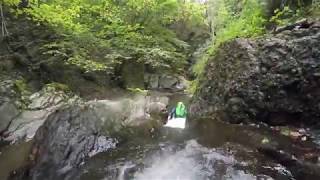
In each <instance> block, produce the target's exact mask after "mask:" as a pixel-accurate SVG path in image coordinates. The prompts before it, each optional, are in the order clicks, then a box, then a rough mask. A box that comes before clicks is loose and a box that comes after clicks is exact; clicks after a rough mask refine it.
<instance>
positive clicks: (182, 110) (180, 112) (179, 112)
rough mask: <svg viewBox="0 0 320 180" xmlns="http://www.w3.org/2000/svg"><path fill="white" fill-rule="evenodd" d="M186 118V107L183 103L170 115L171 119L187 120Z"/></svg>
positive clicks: (178, 104)
mask: <svg viewBox="0 0 320 180" xmlns="http://www.w3.org/2000/svg"><path fill="white" fill-rule="evenodd" d="M186 116H187V108H186V106H185V105H184V104H183V102H178V103H177V106H176V107H174V108H173V109H172V110H171V112H170V114H169V119H174V118H186Z"/></svg>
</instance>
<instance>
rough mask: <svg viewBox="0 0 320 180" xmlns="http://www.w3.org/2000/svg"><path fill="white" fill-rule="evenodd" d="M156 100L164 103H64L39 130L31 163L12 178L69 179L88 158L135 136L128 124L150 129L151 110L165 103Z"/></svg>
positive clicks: (104, 101)
mask: <svg viewBox="0 0 320 180" xmlns="http://www.w3.org/2000/svg"><path fill="white" fill-rule="evenodd" d="M139 99H140V98H139ZM146 99H149V98H147V97H146ZM156 99H157V98H156ZM163 101H164V100H163ZM154 103H157V104H162V103H161V102H153V101H152V100H151V98H150V101H144V98H143V99H142V100H141V101H139V100H137V99H135V100H130V99H125V100H122V101H110V100H101V101H90V102H87V103H81V102H79V103H74V105H70V106H61V108H59V109H56V110H55V111H54V112H53V113H51V114H50V115H49V116H48V117H47V118H46V121H45V123H44V124H43V125H42V126H41V127H40V129H39V130H38V131H37V133H36V135H35V138H34V144H33V146H32V151H31V155H30V161H29V162H30V163H29V165H28V166H26V167H25V168H22V169H21V170H20V171H18V173H17V174H16V175H14V176H13V177H12V178H13V179H39V180H40V179H48V180H50V179H52V180H53V179H57V178H63V179H68V178H69V176H70V177H71V176H72V172H73V170H74V168H77V167H79V166H80V165H81V164H82V163H84V161H85V160H86V159H87V158H89V157H91V156H94V155H96V154H97V153H101V152H104V151H108V150H109V149H112V148H115V146H116V144H117V143H118V137H119V139H122V138H123V137H124V136H127V138H128V136H130V135H133V133H134V132H131V131H130V130H131V129H128V128H129V127H135V128H137V129H138V128H139V127H141V128H142V129H146V130H147V131H148V132H149V130H150V129H151V128H154V127H155V126H156V125H155V124H153V123H152V122H153V119H152V118H153V115H152V114H151V113H152V112H153V113H154V112H158V113H161V110H162V105H161V106H159V105H154ZM154 106H156V107H157V108H154ZM164 107H165V105H164ZM160 123H161V121H160Z"/></svg>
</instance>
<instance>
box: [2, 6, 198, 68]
mask: <svg viewBox="0 0 320 180" xmlns="http://www.w3.org/2000/svg"><path fill="white" fill-rule="evenodd" d="M6 1H7V4H9V5H12V4H15V3H13V0H6ZM9 1H10V3H9ZM30 2H31V3H29V8H25V9H24V12H25V13H27V14H28V15H29V17H30V18H31V19H32V20H33V21H35V22H38V23H39V24H45V25H47V26H50V27H51V28H52V29H54V30H55V32H57V34H59V35H60V38H59V39H58V40H57V41H56V42H53V43H50V44H47V45H46V46H44V48H43V51H44V52H45V54H49V55H53V56H59V57H61V58H62V59H64V60H65V61H66V62H67V63H68V64H71V65H76V66H78V67H81V68H82V69H84V71H106V70H107V71H108V72H109V73H113V72H114V70H115V69H116V68H115V67H117V66H118V65H119V64H121V63H122V62H123V60H128V59H130V60H134V61H138V62H141V63H145V64H148V65H151V66H152V67H153V68H159V69H171V70H174V71H176V72H178V71H179V70H181V69H183V66H184V65H185V59H186V58H185V54H186V53H185V52H186V51H187V47H186V46H183V45H182V43H181V41H179V40H178V39H177V37H176V34H175V33H174V32H173V31H172V30H170V29H169V26H170V25H171V24H173V23H175V22H178V21H185V22H188V23H191V22H192V23H193V21H194V22H195V23H199V24H200V23H204V17H203V12H204V8H203V7H204V6H201V5H199V4H197V3H191V2H181V1H179V0H127V1H114V0H68V1H65V0H54V1H53V0H50V1H30Z"/></svg>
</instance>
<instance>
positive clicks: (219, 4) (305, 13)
mask: <svg viewBox="0 0 320 180" xmlns="http://www.w3.org/2000/svg"><path fill="white" fill-rule="evenodd" d="M319 13H320V1H319V0H279V1H271V0H262V1H261V0H209V1H208V18H209V21H210V25H211V29H212V33H213V34H212V43H211V45H210V46H209V47H208V49H207V52H206V53H204V54H203V55H202V57H201V58H200V59H199V60H198V61H197V63H196V65H195V66H194V68H193V71H194V73H195V74H196V75H197V77H198V78H199V77H201V74H202V73H203V71H204V68H205V66H206V64H207V62H208V60H209V59H210V57H213V56H214V54H215V51H216V50H217V49H218V48H219V46H220V45H221V44H222V43H224V42H226V41H229V40H232V39H235V38H240V37H247V38H250V37H257V36H260V35H263V34H264V33H266V32H267V31H272V30H274V28H276V27H277V26H284V25H286V24H289V23H292V22H295V21H297V20H299V19H301V18H304V17H317V16H319V15H320V14H319ZM197 86H198V79H196V80H195V81H194V83H193V85H192V87H191V89H190V90H191V91H192V92H194V91H195V89H196V88H197Z"/></svg>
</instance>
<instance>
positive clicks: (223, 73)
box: [190, 22, 320, 124]
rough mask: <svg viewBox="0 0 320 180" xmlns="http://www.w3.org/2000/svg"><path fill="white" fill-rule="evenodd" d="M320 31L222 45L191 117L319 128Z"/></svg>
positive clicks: (311, 26) (313, 26)
mask: <svg viewBox="0 0 320 180" xmlns="http://www.w3.org/2000/svg"><path fill="white" fill-rule="evenodd" d="M319 28H320V26H319V22H311V23H309V26H308V27H304V28H299V27H296V28H294V29H292V30H286V31H283V32H281V33H279V34H276V35H272V36H271V35H267V36H265V37H263V38H260V39H255V40H254V39H253V40H249V39H236V40H233V41H231V42H227V43H225V44H223V45H222V46H221V47H220V48H219V50H218V51H217V52H216V53H215V56H214V57H212V58H211V59H210V61H209V62H208V64H207V67H206V69H205V72H204V74H203V77H202V79H201V80H200V84H199V87H198V89H197V91H196V94H195V96H194V98H193V100H192V104H191V107H190V115H191V116H192V117H193V118H197V117H199V116H202V117H210V118H216V119H219V120H224V121H229V122H232V123H240V122H247V121H259V122H260V121H264V122H267V123H270V124H287V123H296V122H302V123H319V118H320V104H319V102H320V96H319V92H320V91H319V90H320V81H319V77H320V71H319V70H320V61H319V57H320V29H319Z"/></svg>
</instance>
